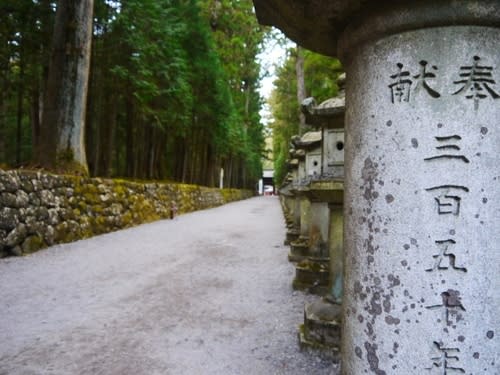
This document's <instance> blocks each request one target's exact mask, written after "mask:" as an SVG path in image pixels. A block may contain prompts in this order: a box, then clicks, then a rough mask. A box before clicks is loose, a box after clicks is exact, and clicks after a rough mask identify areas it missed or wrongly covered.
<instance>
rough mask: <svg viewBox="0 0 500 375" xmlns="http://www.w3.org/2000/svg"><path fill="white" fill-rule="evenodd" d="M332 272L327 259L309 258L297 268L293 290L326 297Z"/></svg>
mask: <svg viewBox="0 0 500 375" xmlns="http://www.w3.org/2000/svg"><path fill="white" fill-rule="evenodd" d="M329 276H330V270H329V267H328V261H327V260H326V261H325V259H316V260H315V259H311V258H307V259H306V260H303V261H301V262H299V263H298V264H297V265H296V266H295V278H294V280H293V288H294V289H296V290H306V291H308V292H309V293H312V294H317V295H325V294H326V293H327V292H328V284H329Z"/></svg>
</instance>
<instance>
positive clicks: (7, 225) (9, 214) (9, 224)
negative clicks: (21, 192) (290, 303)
mask: <svg viewBox="0 0 500 375" xmlns="http://www.w3.org/2000/svg"><path fill="white" fill-rule="evenodd" d="M18 223H19V210H16V209H15V208H9V207H4V208H0V229H6V230H8V231H10V230H12V229H14V228H15V227H16V226H17V224H18Z"/></svg>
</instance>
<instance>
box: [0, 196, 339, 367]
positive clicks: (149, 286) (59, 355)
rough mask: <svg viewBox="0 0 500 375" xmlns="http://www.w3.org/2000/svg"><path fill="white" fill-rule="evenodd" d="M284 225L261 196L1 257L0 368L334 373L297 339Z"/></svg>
mask: <svg viewBox="0 0 500 375" xmlns="http://www.w3.org/2000/svg"><path fill="white" fill-rule="evenodd" d="M284 235H285V228H284V224H283V219H282V215H281V211H280V207H279V202H278V199H277V198H276V197H259V198H252V199H249V200H246V201H242V202H237V203H231V204H228V205H225V206H223V207H219V208H215V209H211V210H205V211H199V212H195V213H191V214H186V215H182V216H179V217H177V218H176V219H175V220H165V221H159V222H155V223H152V224H147V225H142V226H140V227H136V228H132V229H128V230H123V231H120V232H115V233H110V234H107V235H103V236H98V237H94V238H92V239H89V240H85V241H79V242H75V243H72V244H66V245H60V246H54V247H52V248H50V249H47V250H44V251H40V252H38V253H36V254H33V255H31V256H27V257H23V258H8V259H3V260H1V259H0V375H6V374H9V375H10V374H36V375H39V374H64V375H66V374H92V375H94V374H116V375H118V374H120V375H123V374H134V375H137V374H147V375H152V374H174V375H177V374H181V375H182V374H187V375H197V374H203V375H205V374H214V375H215V374H217V375H220V374H231V375H232V374H245V375H247V374H258V375H268V374H314V375H321V374H336V373H337V369H336V366H335V365H334V364H332V363H330V362H328V361H324V360H321V359H320V358H319V357H318V356H315V355H310V354H308V353H302V352H300V351H299V348H298V343H297V327H298V325H299V324H300V323H301V322H302V319H303V307H304V302H305V301H306V300H308V299H309V300H311V298H313V297H311V296H306V295H304V294H303V293H300V292H293V291H292V289H291V282H292V278H293V273H294V269H293V266H292V265H291V264H290V263H288V261H287V251H288V249H287V248H286V247H285V246H283V245H282V244H283V239H284Z"/></svg>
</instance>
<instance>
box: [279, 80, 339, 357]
mask: <svg viewBox="0 0 500 375" xmlns="http://www.w3.org/2000/svg"><path fill="white" fill-rule="evenodd" d="M344 82H345V75H342V76H341V77H339V81H338V84H339V87H340V91H339V95H338V96H337V97H336V98H332V99H329V100H327V101H325V102H323V103H321V104H320V105H316V103H315V101H314V99H313V98H309V99H306V100H305V101H304V103H302V108H301V109H302V111H303V113H304V114H305V116H306V122H307V124H309V125H311V126H313V127H315V128H316V131H311V132H308V133H306V134H304V135H303V136H302V137H298V136H296V137H294V138H293V139H292V142H291V144H292V146H293V147H292V149H291V150H290V159H289V163H288V165H289V169H290V172H289V175H288V179H287V180H286V182H285V184H284V186H283V187H282V189H281V190H280V193H281V197H282V205H283V209H284V212H285V218H286V221H287V226H288V231H287V236H286V240H285V243H287V244H289V245H290V253H289V255H288V258H289V260H290V261H292V262H295V263H296V264H295V279H294V281H293V286H294V288H295V289H299V290H306V291H308V292H309V293H313V294H316V295H319V296H321V297H322V298H319V299H318V300H316V301H315V302H313V303H311V304H308V305H306V306H305V308H304V324H303V325H302V326H301V327H300V331H299V339H300V344H301V346H302V347H307V348H315V349H317V350H320V351H321V352H322V353H323V354H324V355H327V356H329V357H331V358H332V359H334V360H337V359H338V357H339V347H340V317H341V302H342V272H343V271H342V262H343V212H342V208H343V192H344V115H345V92H344Z"/></svg>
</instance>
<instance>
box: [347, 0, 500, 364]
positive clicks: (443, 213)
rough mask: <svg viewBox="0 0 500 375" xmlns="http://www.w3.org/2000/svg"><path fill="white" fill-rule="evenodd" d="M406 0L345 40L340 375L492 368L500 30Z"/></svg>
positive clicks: (498, 322) (498, 302)
mask: <svg viewBox="0 0 500 375" xmlns="http://www.w3.org/2000/svg"><path fill="white" fill-rule="evenodd" d="M412 3H414V4H413V6H405V7H404V9H403V7H401V8H399V9H393V8H388V9H387V10H386V11H385V12H378V13H372V14H370V15H369V16H367V18H365V19H363V26H362V27H354V28H353V29H351V30H348V31H347V32H346V33H345V34H344V37H345V38H344V40H343V42H344V43H345V44H344V45H343V48H344V51H352V52H351V53H346V55H345V59H344V63H345V67H346V70H347V77H348V87H347V99H346V101H347V103H348V105H347V114H346V121H347V124H348V125H347V139H346V192H345V194H346V207H345V209H346V211H345V213H346V216H345V237H346V241H345V248H346V254H347V256H346V259H345V272H346V273H345V292H344V296H345V297H344V317H345V319H344V335H343V340H344V341H343V351H344V352H345V353H346V354H347V353H351V355H349V356H347V355H346V356H345V358H344V363H343V369H344V370H343V371H344V373H345V374H361V373H363V371H366V370H368V371H371V372H373V373H376V374H426V373H430V374H461V373H463V374H494V373H500V363H499V362H498V361H499V357H498V353H499V351H500V349H499V348H500V345H499V343H500V341H499V338H498V335H499V334H500V332H499V331H498V330H499V327H500V319H499V316H500V314H499V312H500V297H499V290H500V282H499V277H498V270H499V264H500V251H499V244H500V164H499V161H500V159H499V153H498V152H499V149H500V126H499V124H498V118H499V117H500V52H499V45H500V29H499V28H495V27H488V26H481V24H480V22H477V25H470V26H468V25H456V26H454V25H452V24H451V23H452V20H451V19H450V20H449V22H447V20H446V17H449V16H451V15H452V14H453V15H454V16H455V17H460V16H462V17H464V19H465V18H468V17H471V14H470V13H469V12H472V11H473V8H474V7H477V8H481V2H473V1H469V2H466V3H467V4H468V5H469V7H471V8H470V9H469V8H467V7H460V6H457V7H453V4H451V3H452V2H450V4H449V6H450V9H447V10H444V9H442V11H443V12H442V13H440V12H439V9H435V8H436V7H435V6H434V4H433V3H427V4H426V5H425V6H417V4H416V3H417V2H412ZM458 3H461V2H457V4H458ZM452 8H453V9H452ZM490 11H493V12H495V11H496V14H497V16H499V18H498V19H497V26H498V25H499V23H498V22H500V2H497V3H496V8H495V7H491V8H490ZM452 12H453V13H452ZM454 12H456V13H454ZM436 23H437V25H436ZM373 27H378V28H379V30H380V32H381V33H383V35H379V36H378V37H376V38H372V36H371V35H372V34H371V32H370V30H372V28H373ZM407 27H410V28H411V30H405V29H406V28H407ZM403 31H404V32H403ZM497 83H499V84H497ZM353 352H354V353H355V355H354V356H352V353H353Z"/></svg>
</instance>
